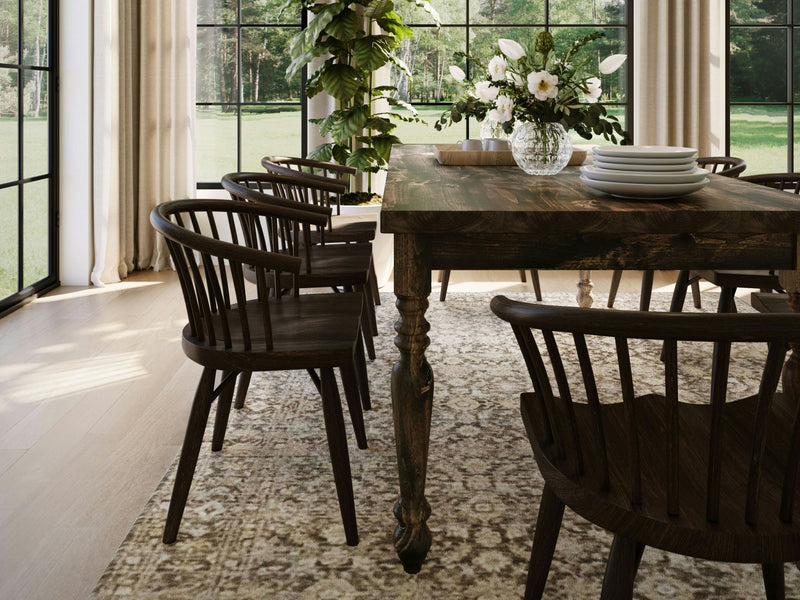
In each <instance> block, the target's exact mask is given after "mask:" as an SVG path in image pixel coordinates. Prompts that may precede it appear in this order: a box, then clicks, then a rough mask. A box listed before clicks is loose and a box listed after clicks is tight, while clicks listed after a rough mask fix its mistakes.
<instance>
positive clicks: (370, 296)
mask: <svg viewBox="0 0 800 600" xmlns="http://www.w3.org/2000/svg"><path fill="white" fill-rule="evenodd" d="M222 187H223V188H225V189H226V190H227V191H228V193H230V195H231V198H233V199H234V200H240V201H244V202H256V203H259V204H272V205H276V206H285V207H294V208H298V209H302V210H310V211H313V212H317V213H319V212H320V211H327V214H328V216H330V211H331V207H330V206H329V205H328V204H327V203H326V202H325V201H324V200H320V199H319V196H318V195H317V194H315V193H313V192H314V191H315V190H317V189H319V188H320V187H321V186H320V184H319V183H318V182H311V181H309V180H307V179H304V178H302V177H298V176H297V175H296V174H295V175H281V174H276V173H228V174H227V175H225V176H224V177H223V178H222ZM315 231H316V233H318V234H320V235H319V237H316V238H315V237H314V231H306V232H304V233H303V234H302V237H301V240H299V242H300V243H299V244H298V248H300V247H302V248H303V253H304V255H305V264H304V268H303V270H302V271H301V277H300V287H302V288H309V287H334V288H336V287H340V286H344V287H351V286H355V287H356V288H357V289H358V290H359V291H361V292H362V293H363V294H364V298H365V299H366V301H367V306H366V310H365V311H364V319H365V325H364V334H365V335H364V343H365V344H366V347H367V352H368V355H369V357H370V358H371V359H374V358H375V348H374V344H373V342H372V336H375V335H377V334H378V327H377V322H376V318H375V295H377V292H376V290H377V285H375V284H374V280H375V277H374V268H373V262H372V244H371V243H369V242H359V243H353V244H336V243H327V234H326V233H324V231H325V227H318V228H317V229H316V230H315ZM306 240H310V241H311V243H306ZM369 334H371V335H369Z"/></svg>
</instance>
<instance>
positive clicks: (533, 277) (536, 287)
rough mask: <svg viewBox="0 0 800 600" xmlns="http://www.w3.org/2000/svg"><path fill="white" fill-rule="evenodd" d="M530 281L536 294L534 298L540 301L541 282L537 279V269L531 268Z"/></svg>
mask: <svg viewBox="0 0 800 600" xmlns="http://www.w3.org/2000/svg"><path fill="white" fill-rule="evenodd" d="M531 283H533V293H534V294H536V300H538V301H539V302H541V301H542V284H541V282H540V281H539V271H537V270H536V269H531Z"/></svg>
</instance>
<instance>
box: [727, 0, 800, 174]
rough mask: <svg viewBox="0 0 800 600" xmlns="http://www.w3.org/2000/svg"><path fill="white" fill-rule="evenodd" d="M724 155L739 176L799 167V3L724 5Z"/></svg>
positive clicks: (766, 0) (761, 0) (734, 0)
mask: <svg viewBox="0 0 800 600" xmlns="http://www.w3.org/2000/svg"><path fill="white" fill-rule="evenodd" d="M728 17H729V20H728V48H729V60H728V86H727V87H728V89H727V94H728V123H727V130H728V149H727V153H728V155H730V156H739V157H741V158H744V159H745V160H746V161H747V171H746V173H745V174H748V175H750V174H757V173H775V172H787V171H794V170H795V168H796V166H797V165H798V164H800V155H798V154H797V150H795V148H796V147H797V143H798V142H800V139H798V137H797V136H798V134H800V127H798V125H799V124H800V112H798V109H800V87H798V85H800V54H798V52H800V37H798V36H800V2H794V1H792V0H729V2H728Z"/></svg>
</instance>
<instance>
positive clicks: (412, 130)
mask: <svg viewBox="0 0 800 600" xmlns="http://www.w3.org/2000/svg"><path fill="white" fill-rule="evenodd" d="M416 108H417V112H418V113H419V117H420V118H421V119H422V120H423V121H425V123H405V122H402V121H400V122H398V124H397V128H396V129H395V130H394V131H393V132H392V133H393V134H394V135H396V136H397V137H398V138H400V140H401V141H402V142H403V143H404V144H455V143H456V142H458V141H460V140H463V139H466V137H467V124H466V119H465V120H464V121H462V122H461V123H456V124H454V125H451V126H450V127H447V128H445V129H442V131H436V130H435V129H434V128H433V124H434V123H435V122H436V121H438V120H439V117H441V116H442V113H443V112H445V111H446V110H449V109H450V105H449V104H441V105H439V106H417V107H416ZM470 136H471V137H473V138H479V137H480V125H479V124H476V123H474V122H473V123H472V124H471V126H470Z"/></svg>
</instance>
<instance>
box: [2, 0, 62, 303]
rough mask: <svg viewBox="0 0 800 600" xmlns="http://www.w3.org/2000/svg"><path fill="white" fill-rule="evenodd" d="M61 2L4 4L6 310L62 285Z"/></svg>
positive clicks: (18, 0) (39, 0) (38, 0)
mask: <svg viewBox="0 0 800 600" xmlns="http://www.w3.org/2000/svg"><path fill="white" fill-rule="evenodd" d="M55 5H56V2H55V0H52V1H51V0H4V1H3V2H2V3H0V313H3V312H5V311H7V310H8V309H10V308H12V307H14V306H15V305H17V304H18V303H19V302H20V301H22V300H23V299H24V298H26V297H28V296H31V295H33V294H35V293H37V292H42V291H45V290H47V289H50V288H53V287H55V286H56V285H57V283H58V282H57V273H58V262H57V258H58V256H57V247H58V244H57V233H56V232H57V229H56V219H57V212H56V211H57V207H58V202H57V196H56V194H57V190H58V186H57V182H56V156H57V155H56V148H57V143H56V133H57V131H58V129H57V123H56V122H55V121H56V119H55V116H56V114H57V110H56V97H55V93H54V91H55V89H56V81H57V75H56V71H55V68H54V66H55V65H56V64H57V61H56V58H55V56H54V49H55V48H56V47H57V45H56V42H55V37H54V36H55V32H56V29H57V28H56V16H55V10H56V9H55Z"/></svg>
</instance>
